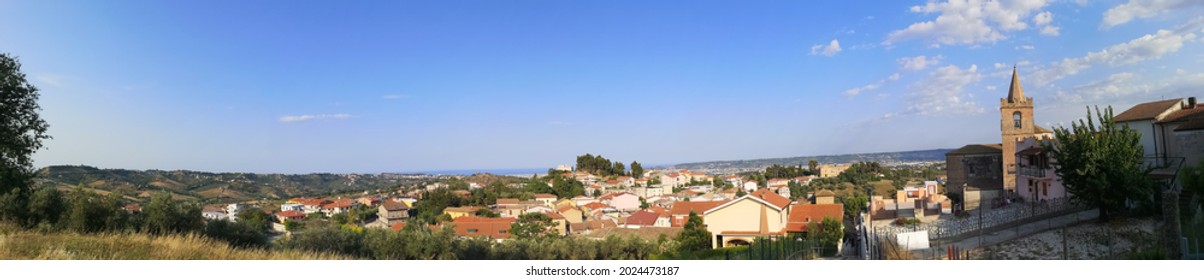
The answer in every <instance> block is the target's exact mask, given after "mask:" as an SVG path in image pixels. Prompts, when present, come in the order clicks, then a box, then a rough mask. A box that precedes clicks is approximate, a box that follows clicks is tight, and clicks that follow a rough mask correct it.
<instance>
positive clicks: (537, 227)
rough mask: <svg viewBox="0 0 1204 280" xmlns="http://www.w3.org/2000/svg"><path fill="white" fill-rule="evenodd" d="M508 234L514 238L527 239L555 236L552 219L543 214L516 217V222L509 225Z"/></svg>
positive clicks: (527, 214)
mask: <svg viewBox="0 0 1204 280" xmlns="http://www.w3.org/2000/svg"><path fill="white" fill-rule="evenodd" d="M510 234H511V235H514V237H515V238H519V239H529V238H542V237H549V236H553V235H555V231H553V230H552V218H551V217H548V215H546V214H544V213H538V212H536V213H526V214H522V215H519V216H518V221H516V222H514V223H513V224H511V225H510Z"/></svg>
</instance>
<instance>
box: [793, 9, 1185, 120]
mask: <svg viewBox="0 0 1204 280" xmlns="http://www.w3.org/2000/svg"><path fill="white" fill-rule="evenodd" d="M1051 2H1052V1H1047V0H1019V1H994V0H947V1H937V0H929V1H928V2H927V3H926V4H924V5H919V6H913V7H911V9H910V11H911V12H913V13H920V14H925V15H928V14H934V15H936V18H935V19H932V20H928V21H920V22H916V23H913V24H911V25H909V26H907V27H906V28H903V29H899V30H895V31H893V32H890V33H889V35H887V36H886V38H885V39H884V40H883V41H882V45H885V46H887V47H888V48H890V47H892V46H895V45H898V44H900V43H903V42H905V41H917V42H922V43H923V44H925V45H927V46H928V47H940V46H942V45H965V46H969V47H976V46H979V45H983V44H993V43H997V42H1001V41H1004V40H1007V39H1008V36H1010V35H1012V33H1014V32H1017V31H1022V30H1032V31H1033V32H1034V33H1035V34H1038V35H1041V36H1059V35H1061V31H1062V30H1061V28H1060V27H1059V26H1057V24H1056V20H1055V17H1054V13H1053V12H1051V11H1048V10H1045V9H1046V8H1047V7H1048V6H1049V4H1050V3H1051ZM1076 3H1078V4H1079V5H1085V4H1086V1H1076ZM1201 8H1204V1H1196V0H1129V1H1128V2H1127V3H1122V4H1120V5H1117V6H1115V7H1112V8H1110V9H1108V10H1107V11H1106V12H1105V13H1104V15H1103V18H1102V20H1101V24H1100V27H1101V31H1100V32H1107V28H1110V27H1114V26H1117V25H1121V24H1124V23H1127V22H1130V21H1133V20H1138V19H1146V18H1153V17H1158V16H1160V15H1164V14H1169V13H1177V12H1176V11H1179V12H1181V13H1186V12H1183V11H1197V10H1204V9H1201ZM1201 36H1204V17H1197V18H1195V19H1192V20H1190V21H1188V22H1187V23H1185V24H1182V25H1180V26H1178V27H1175V28H1170V29H1160V30H1156V31H1153V32H1151V33H1148V34H1144V35H1142V36H1138V37H1136V38H1133V39H1131V40H1128V41H1124V42H1120V43H1116V44H1114V45H1110V46H1106V47H1103V48H1101V49H1099V50H1096V51H1088V52H1086V53H1085V54H1082V55H1071V56H1068V57H1064V58H1060V59H1055V60H1050V61H1047V62H1043V63H1030V62H1028V61H1024V62H1023V63H1018V64H1019V66H1024V67H1021V68H1027V69H1022V70H1026V71H1027V72H1028V74H1025V75H1024V76H1025V78H1026V79H1027V80H1026V81H1025V83H1026V85H1028V84H1029V83H1031V84H1032V86H1033V87H1034V88H1040V89H1043V91H1045V92H1052V93H1053V96H1052V97H1053V101H1054V102H1057V103H1067V104H1069V103H1091V102H1101V101H1104V102H1116V101H1119V102H1120V103H1121V104H1125V103H1127V102H1128V103H1131V102H1132V101H1133V100H1146V99H1149V98H1148V96H1154V95H1155V94H1161V95H1168V94H1170V95H1189V94H1191V92H1190V91H1191V89H1193V88H1195V89H1198V88H1200V87H1204V73H1196V74H1192V73H1189V72H1188V71H1186V70H1183V69H1179V70H1178V71H1177V72H1176V73H1177V74H1176V75H1174V76H1173V77H1166V78H1162V77H1155V76H1149V75H1146V76H1143V75H1141V74H1139V73H1140V72H1138V73H1134V72H1132V71H1121V72H1117V73H1110V74H1105V75H1106V77H1101V78H1100V79H1098V80H1094V81H1090V82H1086V83H1081V84H1077V85H1073V86H1070V87H1066V88H1062V87H1059V86H1058V85H1057V83H1056V82H1058V81H1060V80H1063V79H1066V78H1068V77H1072V76H1075V75H1079V74H1081V73H1085V72H1086V71H1088V70H1091V69H1096V68H1118V67H1120V66H1130V65H1136V64H1138V63H1141V62H1146V61H1154V60H1158V59H1161V58H1163V57H1166V56H1168V55H1171V54H1175V53H1177V52H1180V51H1181V50H1183V49H1190V48H1191V46H1193V45H1196V44H1199V43H1204V39H1202V38H1201ZM1015 49H1016V50H1026V51H1031V50H1035V49H1036V47H1035V46H1033V45H1031V44H1018V45H1017V46H1016V47H1015ZM814 50H815V49H814V48H813V52H814ZM944 60H945V58H944V57H943V56H939V55H938V56H914V57H901V58H898V59H897V60H896V62H897V63H898V64H899V67H900V69H901V70H902V71H921V70H925V69H932V70H930V71H929V72H928V74H927V75H925V76H917V77H919V78H918V79H917V80H916V81H914V83H912V84H910V85H909V86H908V87H907V89H906V90H905V91H904V92H905V93H904V94H902V95H901V96H902V97H903V100H902V102H903V108H902V109H901V111H899V112H891V113H888V114H886V115H885V116H884V117H883V118H882V119H889V118H893V117H896V116H905V115H945V116H948V115H959V114H979V113H983V112H985V111H986V110H985V108H984V107H983V106H982V105H980V104H978V103H977V102H975V100H976V98H975V95H974V94H973V91H972V90H970V89H971V88H980V89H981V88H985V89H987V91H991V92H995V91H997V90H998V89H999V87H997V86H994V85H987V86H985V87H977V86H975V84H976V83H978V82H980V81H982V79H983V77H984V76H988V77H992V79H994V78H996V77H1004V76H1010V74H1011V71H1005V70H1004V68H1007V66H1011V65H1006V64H1003V63H995V65H994V66H995V67H994V68H995V70H991V71H989V73H984V72H983V71H981V70H982V69H980V68H979V67H978V66H977V65H976V64H970V65H968V66H964V65H965V64H962V66H959V65H952V64H951V65H945V66H941V67H936V66H940V65H941V64H942V62H944ZM1030 64H1031V66H1029V65H1030ZM988 68H989V67H988ZM1122 69H1123V68H1122ZM1022 72H1023V71H1022ZM1093 73H1094V72H1093ZM899 77H900V75H899V73H898V72H896V73H894V74H892V75H891V76H890V77H889V78H886V79H881V80H878V81H876V82H873V83H870V84H867V85H864V86H859V87H854V88H850V89H847V90H845V91H844V92H843V93H842V95H844V96H846V97H854V96H858V95H861V94H863V93H865V92H868V91H874V90H880V89H882V88H883V87H884V86H885V85H887V84H888V83H890V82H894V81H897V80H899ZM1126 98H1127V99H1126Z"/></svg>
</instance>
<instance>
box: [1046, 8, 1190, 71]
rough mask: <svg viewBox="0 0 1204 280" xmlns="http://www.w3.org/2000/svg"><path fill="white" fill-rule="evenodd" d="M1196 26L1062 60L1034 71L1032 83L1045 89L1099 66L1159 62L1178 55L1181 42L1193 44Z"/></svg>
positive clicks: (1156, 33) (1160, 31) (1160, 32)
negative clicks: (1166, 57)
mask: <svg viewBox="0 0 1204 280" xmlns="http://www.w3.org/2000/svg"><path fill="white" fill-rule="evenodd" d="M1199 22H1200V21H1194V22H1193V24H1190V25H1189V27H1187V28H1179V29H1178V31H1170V30H1165V29H1163V30H1158V31H1157V32H1155V33H1154V34H1146V35H1145V36H1141V37H1140V38H1137V39H1133V40H1130V41H1128V42H1125V43H1120V44H1116V45H1112V46H1109V47H1108V48H1105V49H1103V50H1100V51H1098V52H1088V53H1087V55H1085V56H1082V57H1075V58H1064V59H1062V61H1059V62H1055V63H1053V64H1051V65H1049V66H1046V67H1042V68H1039V69H1037V70H1036V71H1034V72H1033V82H1034V83H1035V84H1036V85H1038V86H1044V85H1047V84H1049V83H1052V82H1054V81H1057V80H1061V79H1063V78H1065V77H1069V76H1073V75H1076V74H1078V73H1079V72H1081V71H1083V70H1086V69H1090V68H1091V67H1095V66H1098V65H1105V64H1106V65H1109V66H1119V65H1127V64H1133V63H1138V62H1142V61H1146V60H1151V59H1158V58H1161V57H1162V56H1164V55H1167V54H1170V53H1174V52H1177V51H1179V49H1181V48H1182V47H1183V43H1184V42H1190V41H1192V40H1194V39H1195V38H1196V37H1197V35H1196V34H1195V32H1194V31H1195V30H1196V29H1195V28H1192V27H1190V26H1192V25H1196V24H1200V23H1199Z"/></svg>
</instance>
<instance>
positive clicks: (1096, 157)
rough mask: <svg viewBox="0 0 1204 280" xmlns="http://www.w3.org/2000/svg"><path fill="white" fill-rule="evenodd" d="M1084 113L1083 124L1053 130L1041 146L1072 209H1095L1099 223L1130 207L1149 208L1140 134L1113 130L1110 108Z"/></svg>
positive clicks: (1124, 128)
mask: <svg viewBox="0 0 1204 280" xmlns="http://www.w3.org/2000/svg"><path fill="white" fill-rule="evenodd" d="M1095 116H1096V118H1095V119H1096V120H1098V121H1099V126H1096V121H1095V120H1093V119H1092V118H1091V110H1090V108H1088V110H1087V118H1086V120H1085V121H1084V120H1079V122H1078V123H1071V127H1070V128H1066V127H1058V128H1055V129H1054V136H1055V137H1056V140H1054V141H1048V142H1045V143H1043V145H1044V147H1045V148H1046V149H1047V150H1049V151H1050V154H1051V157H1052V158H1053V161H1054V163H1053V165H1054V172H1055V173H1056V174H1057V175H1058V176H1059V177H1061V179H1062V183H1063V184H1064V185H1065V186H1066V191H1067V192H1069V193H1070V194H1071V199H1072V201H1074V202H1075V203H1077V204H1080V205H1087V206H1089V207H1098V208H1099V220H1100V221H1108V220H1109V219H1110V218H1111V216H1113V215H1115V214H1117V213H1118V212H1124V211H1125V209H1127V208H1128V207H1127V205H1129V204H1130V203H1133V204H1136V205H1146V206H1151V205H1152V204H1153V201H1152V198H1153V197H1152V195H1153V194H1154V187H1153V183H1152V182H1151V181H1150V179H1149V177H1148V175H1149V172H1150V169H1149V168H1148V167H1144V166H1143V164H1142V162H1143V159H1144V150H1143V149H1142V147H1141V142H1140V141H1141V135H1140V134H1138V133H1137V131H1134V130H1133V129H1130V128H1129V127H1128V125H1117V124H1116V122H1115V121H1113V119H1112V107H1108V108H1107V109H1105V110H1104V111H1100V110H1099V108H1098V107H1097V108H1096V109H1095Z"/></svg>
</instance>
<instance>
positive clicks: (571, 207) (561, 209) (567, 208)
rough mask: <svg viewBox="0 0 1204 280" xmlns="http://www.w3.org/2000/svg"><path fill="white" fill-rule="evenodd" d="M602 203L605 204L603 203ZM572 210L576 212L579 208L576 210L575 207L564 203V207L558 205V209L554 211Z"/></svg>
mask: <svg viewBox="0 0 1204 280" xmlns="http://www.w3.org/2000/svg"><path fill="white" fill-rule="evenodd" d="M603 205H605V204H603ZM572 210H577V212H581V210H578V209H577V207H573V206H570V205H565V206H564V207H560V208H559V209H556V212H560V213H564V212H568V211H572Z"/></svg>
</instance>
